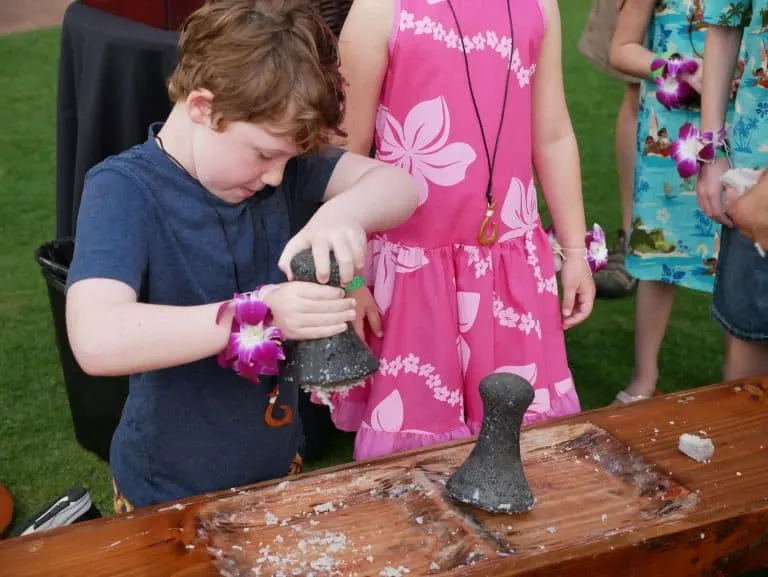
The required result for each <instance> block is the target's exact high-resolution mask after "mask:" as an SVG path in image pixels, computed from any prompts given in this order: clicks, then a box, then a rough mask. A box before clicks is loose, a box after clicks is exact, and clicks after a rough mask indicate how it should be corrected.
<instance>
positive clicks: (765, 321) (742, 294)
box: [712, 226, 768, 344]
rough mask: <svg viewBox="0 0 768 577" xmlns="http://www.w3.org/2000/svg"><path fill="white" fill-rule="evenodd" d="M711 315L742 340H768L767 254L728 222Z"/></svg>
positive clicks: (726, 329)
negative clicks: (761, 254) (764, 254)
mask: <svg viewBox="0 0 768 577" xmlns="http://www.w3.org/2000/svg"><path fill="white" fill-rule="evenodd" d="M712 316H714V318H715V320H716V321H717V322H718V323H719V324H720V325H721V326H722V327H723V329H725V331H726V332H727V333H728V334H730V335H731V336H734V337H736V338H737V339H739V340H741V341H746V342H750V343H759V344H766V343H768V257H761V256H760V253H759V252H757V249H756V248H755V245H754V243H753V242H752V241H751V240H749V239H748V238H747V237H745V236H744V235H743V234H741V233H740V232H739V231H738V230H736V229H732V228H729V227H727V226H724V227H723V229H722V232H721V239H720V256H719V257H718V263H717V276H716V277H715V292H714V296H713V302H712Z"/></svg>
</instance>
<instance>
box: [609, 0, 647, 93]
mask: <svg viewBox="0 0 768 577" xmlns="http://www.w3.org/2000/svg"><path fill="white" fill-rule="evenodd" d="M655 6H656V0H628V1H627V2H626V3H625V4H624V7H623V8H622V9H621V11H620V12H619V18H618V20H617V22H616V31H615V32H614V35H613V41H612V42H611V52H610V55H609V61H610V63H611V66H613V67H614V68H616V69H617V70H621V71H622V72H624V73H626V74H630V75H632V76H634V77H636V78H650V75H651V63H652V62H653V60H654V59H655V58H657V56H656V54H654V53H653V52H651V51H650V50H648V49H647V48H646V47H645V46H643V38H645V34H646V31H647V29H648V24H649V22H650V21H651V16H652V14H653V9H654V7H655Z"/></svg>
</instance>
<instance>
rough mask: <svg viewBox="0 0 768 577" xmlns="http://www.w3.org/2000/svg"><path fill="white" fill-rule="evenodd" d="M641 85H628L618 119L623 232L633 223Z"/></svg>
mask: <svg viewBox="0 0 768 577" xmlns="http://www.w3.org/2000/svg"><path fill="white" fill-rule="evenodd" d="M639 96H640V85H639V84H635V83H628V84H627V85H626V88H625V90H624V98H623V99H622V101H621V106H620V107H619V114H618V115H617V117H616V168H617V171H618V173H619V193H620V195H621V230H622V231H624V232H626V231H628V230H629V227H630V224H631V222H632V196H633V194H632V193H633V184H634V176H635V155H636V151H637V116H638V108H639Z"/></svg>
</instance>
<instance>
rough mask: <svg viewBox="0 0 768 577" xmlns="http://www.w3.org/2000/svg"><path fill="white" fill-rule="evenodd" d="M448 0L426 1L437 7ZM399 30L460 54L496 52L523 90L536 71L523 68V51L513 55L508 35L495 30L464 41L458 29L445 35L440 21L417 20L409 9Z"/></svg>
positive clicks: (401, 13) (401, 21) (481, 32)
mask: <svg viewBox="0 0 768 577" xmlns="http://www.w3.org/2000/svg"><path fill="white" fill-rule="evenodd" d="M444 1H445V0H427V3H428V4H437V3H438V2H444ZM400 30H413V33H414V34H415V35H417V36H425V35H429V34H431V35H432V39H433V40H436V41H437V42H440V43H441V44H444V45H445V47H446V48H449V49H451V50H459V51H460V52H466V53H467V54H469V53H470V52H475V51H477V52H482V51H484V50H486V49H488V50H493V51H494V52H496V53H497V54H498V55H499V56H500V57H501V58H503V59H504V60H509V61H510V62H509V66H510V68H511V70H512V71H513V72H515V73H516V74H515V75H516V77H517V82H518V84H519V85H520V88H524V87H525V86H527V85H528V84H530V82H531V78H532V77H533V75H534V73H535V71H536V65H535V64H533V63H532V64H531V65H530V66H529V67H525V66H523V63H522V58H521V55H520V51H519V50H518V49H517V48H515V49H514V52H512V45H513V42H512V39H511V38H509V37H507V36H502V37H501V40H499V37H498V35H497V34H496V32H494V31H493V30H483V31H478V32H476V33H473V34H468V35H467V36H465V37H464V38H460V37H459V35H458V34H457V32H456V30H454V29H453V28H450V31H449V32H446V29H445V27H444V26H443V24H442V23H441V22H438V21H435V20H431V19H430V18H428V17H425V18H422V19H421V20H416V16H415V15H414V14H413V13H411V12H408V11H407V10H401V11H400ZM510 52H512V58H510Z"/></svg>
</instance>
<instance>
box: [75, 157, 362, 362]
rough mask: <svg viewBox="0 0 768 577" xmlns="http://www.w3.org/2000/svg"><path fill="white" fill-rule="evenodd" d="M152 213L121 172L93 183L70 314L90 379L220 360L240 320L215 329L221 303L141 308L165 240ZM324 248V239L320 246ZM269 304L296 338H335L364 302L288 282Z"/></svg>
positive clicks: (86, 199) (80, 228) (86, 196)
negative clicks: (156, 248)
mask: <svg viewBox="0 0 768 577" xmlns="http://www.w3.org/2000/svg"><path fill="white" fill-rule="evenodd" d="M150 205H151V202H150V201H149V200H146V197H145V193H143V192H142V190H141V189H140V188H139V187H138V186H136V185H135V184H134V183H133V181H132V180H130V179H129V178H128V177H126V176H123V175H121V174H118V173H115V172H108V171H101V172H97V173H96V174H94V175H91V176H90V177H89V178H88V180H87V181H86V185H85V188H84V191H83V201H82V205H81V207H80V215H79V217H78V224H77V237H76V241H75V257H74V259H73V262H72V267H71V268H70V282H71V286H69V288H68V290H67V296H66V314H67V333H68V336H69V340H70V344H71V346H72V351H73V353H74V355H75V358H76V359H77V361H78V362H79V363H80V365H81V366H82V368H83V370H85V371H86V372H87V373H89V374H94V375H127V374H132V373H139V372H144V371H149V370H155V369H162V368H167V367H173V366H178V365H182V364H186V363H190V362H193V361H197V360H200V359H203V358H207V357H210V356H213V355H215V354H217V353H219V352H220V351H221V350H222V349H223V348H224V346H225V345H226V343H227V339H228V335H229V331H230V326H231V318H232V317H231V312H230V313H228V314H226V315H225V316H224V318H222V319H221V322H220V323H219V324H217V323H216V316H217V313H218V310H219V306H220V304H221V303H214V304H207V305H201V306H168V305H158V304H145V303H140V302H137V300H138V296H137V295H138V293H139V292H140V289H141V286H142V285H143V284H144V283H145V281H146V280H147V279H146V278H145V277H146V274H147V263H148V262H149V253H150V247H149V243H150V240H149V239H153V238H159V236H156V234H155V232H156V231H155V230H154V228H153V226H154V223H156V222H157V217H156V215H155V214H154V213H153V212H152V210H151V209H150V208H149V206H150ZM323 240H324V236H323V235H322V234H318V235H317V237H316V241H317V242H322V241H323ZM149 284H150V285H151V284H152V279H151V278H149ZM243 288H244V289H245V290H248V289H251V290H252V289H255V288H256V287H243ZM264 300H265V302H266V303H267V305H268V306H269V307H270V308H271V309H272V313H273V315H274V323H275V324H276V325H277V326H278V327H280V328H281V329H283V331H284V332H285V335H286V337H287V338H295V339H307V338H319V337H323V336H331V335H334V334H337V333H340V332H342V331H344V330H345V329H346V326H347V325H346V323H347V322H349V321H352V320H353V319H354V318H355V314H354V307H355V302H354V300H353V299H350V298H344V292H343V290H341V289H338V288H333V287H328V286H321V285H317V284H315V283H300V282H294V283H284V284H282V285H278V287H277V288H276V289H275V290H273V291H271V292H270V293H269V294H268V295H266V296H265V297H264ZM230 308H231V307H230Z"/></svg>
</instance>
